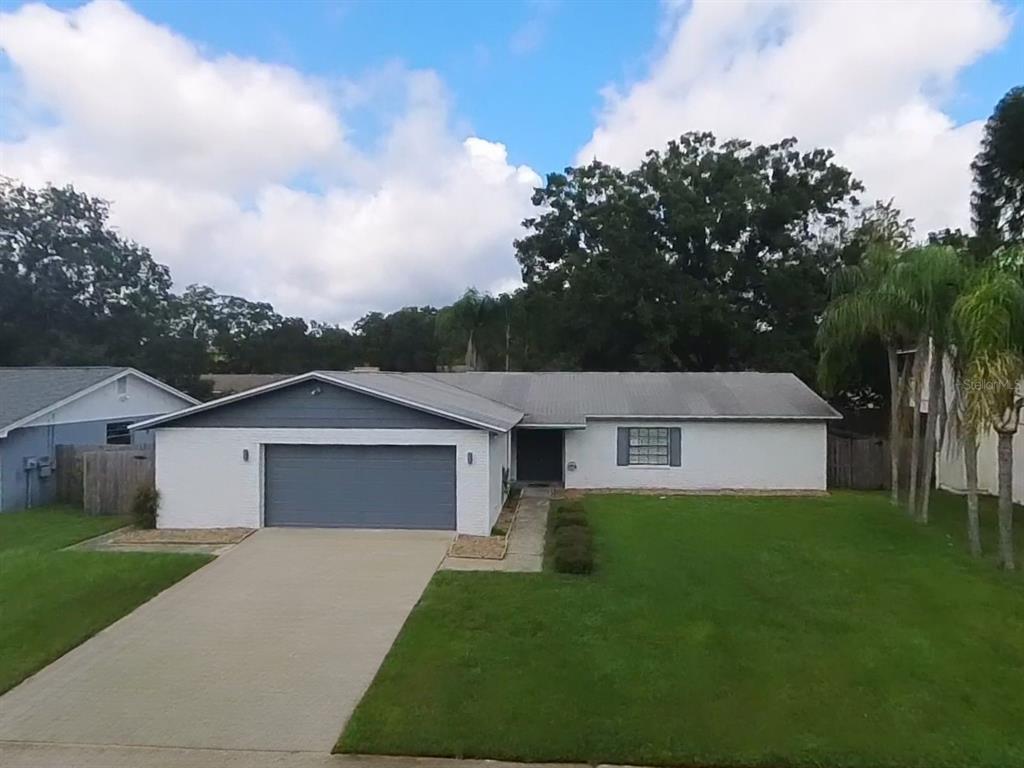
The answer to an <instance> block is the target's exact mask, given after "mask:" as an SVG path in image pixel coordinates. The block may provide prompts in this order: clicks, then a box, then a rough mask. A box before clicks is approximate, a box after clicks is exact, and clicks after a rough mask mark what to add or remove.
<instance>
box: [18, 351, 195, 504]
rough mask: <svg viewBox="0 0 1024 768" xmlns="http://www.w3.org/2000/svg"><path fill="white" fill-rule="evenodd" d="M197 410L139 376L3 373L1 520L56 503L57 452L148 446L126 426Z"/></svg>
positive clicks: (119, 371) (122, 372)
mask: <svg viewBox="0 0 1024 768" xmlns="http://www.w3.org/2000/svg"><path fill="white" fill-rule="evenodd" d="M196 402H197V401H196V400H195V399H193V398H191V397H189V396H188V395H186V394H185V393H183V392H179V391H178V390H176V389H174V388H173V387H169V386H167V385H166V384H164V383H163V382H160V381H157V380H156V379H154V378H152V377H151V376H147V375H146V374H144V373H142V372H140V371H137V370H135V369H134V368H123V367H110V366H95V367H93V366H89V367H62V368H45V367H30V368H0V512H7V511H11V510H16V509H25V508H26V507H34V506H38V505H41V504H50V503H52V502H53V501H54V500H55V495H56V478H55V477H54V472H55V469H56V464H55V462H56V446H58V445H117V444H123V445H131V444H136V445H139V444H144V443H148V442H151V441H152V436H151V435H150V434H149V433H147V432H145V431H136V432H130V431H129V430H128V426H129V425H130V424H132V423H134V422H136V421H141V420H142V419H145V418H150V417H153V416H159V415H161V414H165V413H170V412H172V411H177V410H180V409H181V408H185V407H188V406H191V405H195V404H196Z"/></svg>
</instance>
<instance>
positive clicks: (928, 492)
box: [918, 345, 946, 523]
mask: <svg viewBox="0 0 1024 768" xmlns="http://www.w3.org/2000/svg"><path fill="white" fill-rule="evenodd" d="M942 359H943V351H942V348H941V347H939V346H938V345H935V346H933V347H932V352H931V361H930V362H931V365H930V366H929V370H928V423H927V425H926V426H925V430H924V475H923V476H922V478H921V511H920V514H919V515H918V519H919V520H920V521H921V522H922V523H927V522H928V506H929V504H930V503H931V496H932V478H933V477H934V472H935V447H936V445H937V439H936V435H937V433H938V428H939V413H940V412H941V411H942V399H943V398H944V397H945V396H946V394H945V392H944V391H943V386H942V383H943V378H942Z"/></svg>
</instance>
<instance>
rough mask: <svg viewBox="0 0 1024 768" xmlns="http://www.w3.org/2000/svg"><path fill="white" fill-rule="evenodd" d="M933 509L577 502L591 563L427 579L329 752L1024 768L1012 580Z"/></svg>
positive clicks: (951, 502)
mask: <svg viewBox="0 0 1024 768" xmlns="http://www.w3.org/2000/svg"><path fill="white" fill-rule="evenodd" d="M935 506H936V509H935V518H936V520H935V521H934V522H933V524H932V525H931V526H929V527H928V528H923V527H921V526H919V525H917V524H915V523H913V522H911V521H909V520H907V519H906V517H904V516H903V513H902V512H900V511H897V510H894V509H892V508H891V507H890V506H889V505H888V503H887V501H886V499H885V498H884V497H882V496H881V495H876V494H856V493H839V494H835V495H833V496H832V497H830V498H787V499H780V498H763V497H762V498H736V497H703V498H700V497H675V498H668V499H658V498H657V497H651V496H591V497H588V498H587V499H586V507H587V510H588V512H589V515H590V518H591V522H592V526H593V529H594V534H595V544H596V551H597V570H596V571H595V573H594V575H593V576H590V577H578V576H558V575H555V574H552V573H542V574H501V573H476V574H474V573H453V572H440V573H438V574H437V575H436V576H435V577H434V579H433V581H432V582H431V584H430V586H429V587H428V588H427V590H426V592H425V594H424V596H423V598H422V600H421V601H420V604H419V605H418V606H417V608H416V609H415V611H414V612H413V614H412V616H411V617H410V618H409V620H408V622H407V623H406V626H405V627H404V629H403V630H402V633H401V635H400V637H399V638H398V641H397V642H396V644H395V646H394V647H393V648H392V650H391V653H390V654H389V656H388V658H387V660H386V661H385V663H384V665H383V667H382V668H381V670H380V672H379V673H378V675H377V678H376V679H375V681H374V682H373V685H372V686H371V688H370V690H369V691H368V693H367V695H366V697H365V698H364V699H363V701H362V702H361V704H360V705H359V707H358V708H357V710H356V712H355V714H354V716H353V717H352V719H351V721H350V722H349V723H348V725H347V727H346V729H345V731H344V733H343V734H342V737H341V739H340V741H339V746H338V748H339V750H342V751H348V752H369V753H391V754H414V755H442V756H444V755H446V756H458V757H490V758H504V759H513V760H531V761H540V760H551V761H589V762H593V763H597V762H602V761H607V762H614V763H634V764H636V763H641V764H665V765H670V764H671V765H686V766H693V765H714V766H872V767H873V768H879V767H881V766H893V767H895V766H900V768H910V767H911V766H928V767H929V768H940V767H941V766H971V767H972V768H982V767H983V766H993V767H994V766H1000V767H1001V768H1005V767H1006V766H1011V765H1024V577H1022V576H1021V575H1020V574H1007V573H1005V572H1001V571H998V570H996V569H995V567H994V565H993V564H992V562H990V561H988V560H986V561H981V562H976V561H972V560H971V559H970V558H969V557H968V556H967V555H966V554H965V548H964V546H963V539H964V536H963V532H962V528H963V525H962V518H963V500H962V499H959V498H955V497H951V496H947V495H945V494H940V495H939V497H938V498H937V499H936V504H935ZM984 513H985V518H986V519H985V524H986V530H985V545H986V546H987V547H988V548H989V550H990V551H991V550H992V549H993V548H994V533H993V520H992V518H993V516H994V511H993V506H992V504H991V503H989V502H986V504H985V507H984ZM1017 522H1018V531H1019V529H1020V528H1021V527H1024V514H1021V513H1018V521H1017ZM1018 552H1021V547H1020V542H1018Z"/></svg>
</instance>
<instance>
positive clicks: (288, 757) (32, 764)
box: [0, 743, 610, 768]
mask: <svg viewBox="0 0 1024 768" xmlns="http://www.w3.org/2000/svg"><path fill="white" fill-rule="evenodd" d="M0 765H2V766H3V768H594V766H590V765H583V764H575V763H556V764H550V763H505V762H501V761H497V760H449V759H445V758H434V757H377V756H368V755H329V754H327V753H320V754H317V753H315V752H259V751H251V750H247V751H224V750H218V749H167V748H159V747H156V748H154V747H95V746H71V745H55V744H49V745H47V744H3V743H0ZM597 768H610V766H597Z"/></svg>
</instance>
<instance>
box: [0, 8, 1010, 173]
mask: <svg viewBox="0 0 1024 768" xmlns="http://www.w3.org/2000/svg"><path fill="white" fill-rule="evenodd" d="M0 5H4V6H12V5H18V3H11V2H10V0H4V2H3V3H2V4H0ZM53 5H55V7H60V6H64V7H74V6H78V5H81V3H78V2H65V3H55V4H53ZM132 5H133V6H134V7H135V8H137V9H138V10H139V11H140V12H141V13H143V14H144V15H145V16H146V17H148V18H149V19H152V20H153V21H155V22H158V23H160V24H166V25H168V26H170V27H171V28H173V29H175V30H177V31H179V32H181V33H182V34H184V35H185V36H187V37H189V38H190V39H192V40H193V41H195V42H198V43H201V44H202V45H203V46H204V47H206V48H207V49H208V50H209V51H211V52H216V53H232V54H235V55H239V56H252V57H255V58H258V59H261V60H265V61H272V62H277V63H280V64H284V65H287V66H290V67H295V68H297V69H299V70H302V71H304V72H308V73H310V74H314V75H318V76H320V77H324V78H334V77H348V76H350V75H352V74H353V73H358V72H365V71H369V70H373V69H375V68H378V67H381V66H383V65H385V64H387V63H389V62H393V61H401V62H404V63H406V64H407V65H409V66H410V67H414V68H430V69H434V70H436V71H437V72H438V73H439V74H440V75H441V76H442V78H443V80H444V82H445V83H446V84H447V86H448V88H449V89H450V91H451V93H452V97H453V99H454V102H455V110H456V112H457V113H458V115H459V116H460V117H462V118H463V119H464V120H465V121H467V123H468V128H469V129H470V130H471V131H473V132H474V133H478V134H479V135H482V136H500V137H501V140H502V141H503V142H504V143H505V144H506V145H507V146H508V148H509V152H510V160H511V161H512V162H514V163H526V164H528V165H530V166H532V167H534V168H536V169H537V170H538V171H541V172H547V171H551V170H560V169H561V168H562V167H564V166H565V165H566V164H571V163H572V161H573V158H574V155H575V153H576V151H577V150H578V149H579V147H580V146H582V145H583V144H584V143H585V142H586V141H587V139H588V138H589V137H590V132H591V131H592V130H593V126H594V118H595V114H596V113H597V111H598V110H599V109H600V107H601V103H602V99H601V89H602V88H604V87H605V86H606V85H608V84H611V83H615V84H624V83H629V82H631V81H633V80H635V79H637V78H639V77H642V76H643V74H644V72H645V69H646V67H647V65H648V63H649V60H650V58H651V56H652V55H653V54H654V52H655V51H656V50H657V49H658V45H659V21H660V19H661V13H662V7H661V3H658V2H652V1H651V0H635V1H631V0H625V1H624V2H612V1H611V0H596V1H595V2H583V1H582V0H575V1H574V0H516V1H513V2H468V0H464V1H462V2H423V1H422V0H421V1H420V2H416V1H415V0H414V1H412V2H410V1H409V0H390V1H387V2H384V1H381V2H372V1H370V0H324V1H323V2H314V1H313V0H293V1H292V2H288V1H287V0H285V1H284V2H281V1H279V0H260V2H255V3H254V2H252V1H251V0H249V1H248V2H247V1H246V0H216V2H210V1H209V0H138V1H137V2H134V3H133V4H132ZM1006 5H1007V6H1008V7H1009V6H1012V5H1014V4H1012V3H1007V4H1006ZM1021 7H1024V6H1021ZM1022 81H1024V24H1021V23H1020V21H1019V20H1018V22H1017V23H1016V24H1015V25H1014V27H1013V31H1012V34H1011V36H1010V38H1009V39H1008V40H1007V42H1006V43H1005V45H1004V46H1002V47H1001V49H1000V50H998V51H995V52H993V53H991V54H989V55H987V56H985V57H984V58H982V59H981V60H979V61H978V62H977V63H976V64H974V65H972V66H970V67H969V68H967V69H965V70H964V71H963V73H962V74H961V84H960V87H959V88H958V89H957V90H956V91H955V92H954V93H952V94H950V97H949V100H948V102H947V110H946V111H947V113H948V114H950V115H951V116H952V117H953V118H954V119H955V120H956V121H957V122H967V121H970V120H976V119H979V118H985V117H987V116H988V115H989V113H990V112H991V110H992V107H993V105H994V104H995V102H996V101H998V99H999V98H1000V97H1001V96H1002V95H1003V94H1004V93H1006V91H1007V90H1008V89H1009V88H1010V87H1011V86H1013V85H1015V84H1018V83H1020V82H1022ZM699 127H700V126H694V129H698V128H699Z"/></svg>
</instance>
